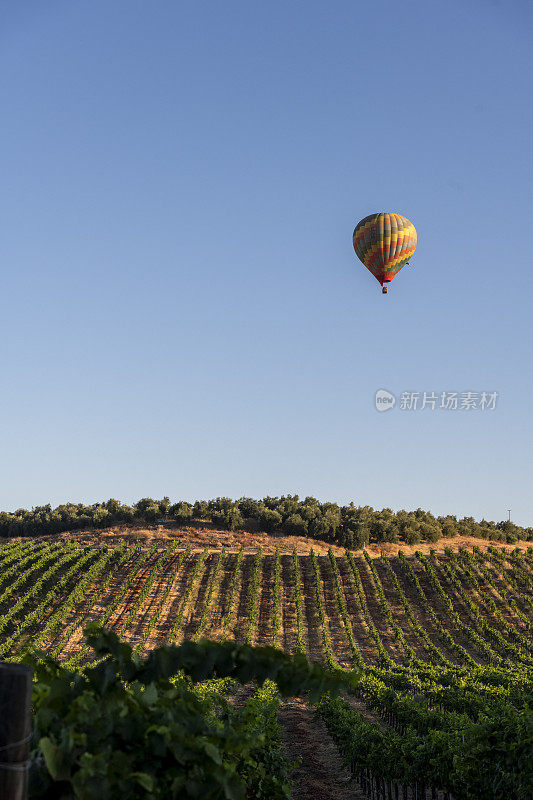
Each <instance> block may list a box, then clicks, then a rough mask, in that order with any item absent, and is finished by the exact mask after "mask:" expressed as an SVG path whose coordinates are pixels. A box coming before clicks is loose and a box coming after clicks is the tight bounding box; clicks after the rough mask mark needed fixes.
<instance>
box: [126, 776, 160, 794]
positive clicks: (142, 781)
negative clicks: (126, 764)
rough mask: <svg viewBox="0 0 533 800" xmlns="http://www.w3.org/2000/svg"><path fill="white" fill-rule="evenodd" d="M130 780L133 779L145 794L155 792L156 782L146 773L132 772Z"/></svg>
mask: <svg viewBox="0 0 533 800" xmlns="http://www.w3.org/2000/svg"><path fill="white" fill-rule="evenodd" d="M130 778H134V779H135V780H136V781H137V783H138V784H139V786H142V788H143V789H146V791H147V792H155V790H156V780H155V778H154V776H153V775H148V773H147V772H132V773H131V775H130Z"/></svg>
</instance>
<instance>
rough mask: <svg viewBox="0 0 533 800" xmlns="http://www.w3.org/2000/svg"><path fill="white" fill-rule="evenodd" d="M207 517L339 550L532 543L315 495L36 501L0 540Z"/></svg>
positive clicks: (502, 531)
mask: <svg viewBox="0 0 533 800" xmlns="http://www.w3.org/2000/svg"><path fill="white" fill-rule="evenodd" d="M199 521H200V522H201V521H204V522H208V523H211V524H212V525H213V526H215V527H216V528H222V529H224V530H230V531H234V530H251V529H252V530H253V529H255V530H261V531H265V532H268V533H272V534H281V535H286V536H308V537H310V538H312V539H319V540H322V541H326V542H331V543H334V544H337V545H340V546H342V547H348V548H354V549H358V548H362V547H364V546H365V545H367V544H369V543H370V542H372V543H380V542H393V543H396V542H398V543H403V544H418V543H419V542H437V541H439V539H441V538H443V537H444V538H448V539H451V538H453V537H454V536H475V537H477V538H480V539H490V540H493V541H501V542H506V543H511V544H512V543H514V542H516V541H518V540H519V539H522V540H526V541H533V528H531V527H530V528H524V527H521V526H519V525H515V524H514V523H512V522H510V521H503V522H487V521H486V520H481V522H476V521H475V520H474V519H473V518H472V517H463V518H462V519H457V517H455V516H453V515H447V516H440V517H435V516H434V515H433V514H432V513H431V512H430V511H423V510H422V509H421V508H417V509H416V511H397V512H394V511H392V509H390V508H383V509H382V510H381V511H376V510H374V509H373V508H371V507H370V506H356V505H354V503H350V504H349V505H347V506H339V505H338V504H337V503H327V502H326V503H321V502H320V501H319V500H317V499H316V498H314V497H306V498H305V499H303V500H301V499H300V498H299V497H298V495H286V496H282V497H265V498H263V499H262V500H253V499H252V498H250V497H242V498H241V499H240V500H231V499H230V498H228V497H217V498H215V499H214V500H197V501H196V502H195V503H189V502H186V501H184V500H182V501H179V502H177V503H171V502H170V500H169V498H168V497H164V498H163V499H162V500H153V499H152V498H150V497H143V498H142V499H141V500H139V501H138V502H137V503H135V505H133V506H128V505H125V504H124V503H121V502H119V501H118V500H114V499H111V500H108V501H107V502H105V503H94V504H93V505H84V504H83V503H65V504H64V505H59V506H57V508H52V507H51V506H50V505H45V506H37V507H35V508H32V509H31V511H30V510H27V509H22V508H21V509H18V510H17V511H14V512H8V511H2V512H0V537H13V536H43V535H48V534H55V533H64V532H67V531H73V530H83V529H87V528H105V527H108V526H110V525H116V524H118V523H127V522H149V523H154V522H155V523H162V524H177V525H188V524H192V523H196V522H199Z"/></svg>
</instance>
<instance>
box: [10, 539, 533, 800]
mask: <svg viewBox="0 0 533 800" xmlns="http://www.w3.org/2000/svg"><path fill="white" fill-rule="evenodd" d="M532 610H533V549H531V548H530V549H529V550H513V551H511V550H507V551H503V550H501V549H499V548H493V547H489V548H488V549H487V550H481V549H479V548H478V547H475V546H474V547H473V548H471V549H469V550H467V549H464V548H459V549H458V550H452V549H449V548H447V549H446V550H445V551H444V552H443V553H439V554H437V553H436V552H435V551H431V552H429V553H426V554H424V553H422V552H419V551H418V552H416V553H414V554H412V555H405V554H403V553H402V551H401V550H400V551H399V552H398V554H397V555H395V556H382V557H376V558H372V557H370V555H369V554H368V553H367V552H366V551H362V552H360V551H359V552H355V551H354V552H351V551H349V550H348V551H346V552H345V553H343V554H342V555H339V554H338V552H337V553H336V554H335V553H334V552H333V551H332V550H329V552H326V553H323V554H317V553H316V552H314V551H313V550H311V551H310V552H309V553H307V554H302V553H298V552H297V551H296V550H294V551H293V552H292V553H291V552H289V553H287V552H283V553H280V552H279V551H275V552H273V553H265V552H263V551H262V550H261V549H257V551H256V552H252V553H251V552H245V551H244V549H241V550H239V551H235V550H231V551H230V550H227V551H226V550H224V549H219V550H213V549H209V548H205V549H203V550H198V549H194V550H193V549H192V548H191V547H189V548H185V549H183V548H182V547H181V546H180V545H178V543H176V542H171V543H170V544H169V545H168V546H162V545H161V542H159V541H155V542H154V543H152V544H150V545H149V546H147V545H143V544H142V543H138V544H134V545H131V544H128V543H126V542H125V541H122V542H120V543H118V544H116V543H115V545H114V546H111V545H109V544H97V543H96V544H80V543H78V542H76V541H59V540H56V539H42V538H39V539H31V540H13V541H9V542H7V543H6V544H3V545H2V546H1V549H0V633H1V637H0V654H1V660H3V661H6V660H11V659H12V660H20V659H21V658H24V657H25V656H27V655H28V654H29V653H31V652H32V651H35V650H40V651H45V652H47V653H48V654H50V655H51V656H52V657H53V658H55V659H57V660H58V661H59V662H61V664H62V666H63V667H65V668H67V669H69V670H83V669H90V667H91V664H93V663H95V654H94V650H93V649H92V648H91V647H90V645H89V643H88V642H87V641H86V639H85V635H84V629H85V628H86V627H87V626H88V625H89V624H91V623H96V624H97V625H99V626H102V627H104V628H106V629H107V630H109V631H113V632H115V633H116V634H118V636H119V637H120V640H121V641H122V642H127V643H129V644H130V645H131V647H132V648H133V652H134V654H139V655H140V656H141V655H143V654H146V653H148V652H151V651H154V650H155V649H157V648H159V647H161V645H164V644H174V645H180V644H182V643H183V642H188V641H192V642H201V641H202V640H203V639H210V640H216V641H218V642H221V643H224V642H237V643H238V644H241V645H256V646H263V647H266V646H273V647H276V648H279V649H281V650H283V651H284V652H285V653H286V654H290V655H299V656H300V660H299V661H298V663H304V658H302V657H305V660H307V661H309V662H314V663H319V664H321V665H322V666H323V667H324V668H325V669H326V670H328V671H329V672H330V673H334V674H336V675H346V676H347V677H348V679H349V678H350V676H351V675H355V676H357V679H353V680H351V681H350V679H349V680H348V682H347V684H346V687H345V689H344V690H342V691H341V693H340V695H338V696H335V695H329V694H325V695H323V696H322V698H321V699H320V700H319V701H318V702H317V703H311V702H310V701H309V698H306V696H305V695H302V696H301V697H297V698H287V699H283V698H280V697H279V695H278V693H277V690H276V687H275V684H269V683H268V682H267V683H266V684H264V685H263V686H260V687H259V688H257V687H256V688H255V689H254V687H253V685H252V684H251V683H248V684H246V685H245V686H244V687H242V688H241V689H237V688H236V686H235V684H234V683H231V682H230V683H228V682H227V681H226V682H225V681H222V682H220V681H219V682H218V683H217V686H216V689H215V688H213V687H212V686H211V688H210V689H209V691H208V690H207V689H205V690H204V694H207V695H209V698H210V699H209V702H211V703H214V704H215V705H216V703H220V702H222V700H223V698H224V697H225V696H230V697H231V699H232V703H233V705H234V706H235V708H236V709H237V710H238V711H239V713H240V714H241V716H242V715H244V716H245V717H246V719H247V720H248V722H247V725H248V728H246V730H248V732H250V726H251V725H252V722H251V720H252V718H253V719H254V720H255V723H254V724H255V725H256V726H257V724H258V723H257V720H258V719H259V718H261V719H262V720H263V723H262V725H263V728H262V729H263V730H267V731H268V736H267V737H266V738H267V740H268V747H269V749H268V753H269V755H268V759H267V762H268V763H269V764H270V766H269V767H268V770H267V772H268V773H269V775H270V778H269V781H270V783H269V782H268V781H267V780H266V773H265V774H263V773H261V775H262V777H261V775H259V777H258V775H255V778H254V780H255V781H256V783H255V784H254V787H255V788H254V789H253V792H254V794H253V796H256V797H263V796H264V797H268V796H270V797H277V796H279V797H285V796H289V795H288V789H287V788H286V787H287V785H288V784H287V775H288V774H289V767H288V766H287V762H286V761H285V759H286V758H288V761H289V762H295V761H296V762H298V760H299V762H300V763H297V764H296V766H295V767H294V768H293V769H292V772H291V775H292V781H293V785H292V788H291V790H290V791H291V792H292V797H294V798H295V799H298V798H311V797H313V798H318V800H320V799H321V798H325V797H331V798H336V797H338V798H363V797H369V798H395V799H396V798H402V800H404V799H405V800H415V798H416V800H419V799H421V798H428V799H429V798H432V800H435V799H437V800H444V799H445V798H455V799H456V800H459V798H477V797H479V798H495V799H496V798H504V797H505V798H524V799H525V798H527V797H531V796H533V783H532V780H533V776H532V773H533V769H532V756H531V753H532V749H533V748H532V741H533V740H532V736H533V733H532V711H531V700H532V676H533V614H532ZM352 671H353V673H352ZM230 684H231V685H230ZM215 696H216V698H217V699H216V702H215V700H214V699H213V698H214V697H215ZM202 702H204V703H206V702H207V700H206V698H205V697H202ZM210 713H213V712H212V710H211V712H210ZM243 725H244V723H243ZM244 730H245V728H243V731H244ZM256 733H257V731H256ZM242 735H243V736H244V735H245V734H244V733H242ZM250 736H251V737H252V739H253V736H252V734H251V733H250ZM256 738H257V737H256ZM263 744H265V743H264V742H263ZM282 744H283V747H282V746H281V745H282ZM265 746H266V745H265ZM256 761H257V760H256ZM256 761H254V763H256ZM259 761H260V759H259ZM267 762H265V763H267ZM252 772H253V771H252ZM139 774H141V773H139ZM142 774H144V773H142ZM254 774H255V773H254ZM350 777H351V778H352V779H353V780H351V781H350V782H348V779H349V778H350ZM143 780H144V779H143ZM146 780H147V779H146ZM250 781H252V783H253V780H252V778H250ZM267 784H268V787H267ZM143 785H144V784H143ZM247 785H248V786H251V785H252V784H251V783H248V784H247ZM145 788H146V787H145ZM146 790H147V791H148V789H146ZM235 791H236V792H237V790H235ZM36 796H37V795H36ZM43 796H44V795H43ZM50 796H51V795H50ZM132 796H133V795H132ZM146 796H159V795H156V794H153V795H151V794H149V793H148V794H147V795H146ZM162 796H163V795H162ZM169 796H172V795H169ZM176 796H178V795H176ZM206 796H207V795H206ZM213 796H214V795H213ZM221 796H224V795H221ZM227 796H228V797H231V796H235V797H237V796H240V795H238V793H237V794H235V795H231V794H228V795H227Z"/></svg>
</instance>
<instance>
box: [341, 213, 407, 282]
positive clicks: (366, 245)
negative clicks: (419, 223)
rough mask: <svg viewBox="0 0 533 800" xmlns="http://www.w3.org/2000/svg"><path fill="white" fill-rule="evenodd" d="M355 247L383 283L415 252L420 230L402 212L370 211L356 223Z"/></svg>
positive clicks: (366, 265) (354, 233) (367, 266)
mask: <svg viewBox="0 0 533 800" xmlns="http://www.w3.org/2000/svg"><path fill="white" fill-rule="evenodd" d="M353 246H354V250H355V252H356V254H357V257H358V258H360V259H361V261H362V262H363V264H364V265H365V267H366V268H367V269H369V270H370V272H371V273H372V275H373V276H374V277H375V278H377V280H378V281H379V282H380V283H381V285H382V286H383V284H384V283H388V282H389V281H391V280H392V279H393V278H394V276H395V275H396V274H397V273H398V272H399V271H400V270H401V268H402V267H403V266H405V264H407V262H408V261H409V259H410V258H411V256H412V255H413V253H414V252H415V248H416V229H415V226H414V225H413V223H412V222H409V220H408V219H407V217H402V215H401V214H392V213H389V212H386V213H384V212H380V213H377V214H370V215H369V216H368V217H365V218H364V219H362V220H361V222H358V223H357V225H356V226H355V230H354V232H353Z"/></svg>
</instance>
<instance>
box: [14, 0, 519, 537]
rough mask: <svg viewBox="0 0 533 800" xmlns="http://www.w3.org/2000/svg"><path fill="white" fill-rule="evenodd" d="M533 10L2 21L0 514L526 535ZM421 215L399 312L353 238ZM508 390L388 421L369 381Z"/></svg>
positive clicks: (65, 6)
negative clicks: (334, 520)
mask: <svg viewBox="0 0 533 800" xmlns="http://www.w3.org/2000/svg"><path fill="white" fill-rule="evenodd" d="M532 22H533V12H532V10H531V5H530V4H529V3H528V2H525V0H523V1H522V0H509V2H506V3H504V2H492V3H491V2H488V1H487V0H479V2H473V0H466V1H465V0H461V2H458V1H457V0H448V2H446V3H444V2H441V3H427V2H423V1H422V0H416V1H413V2H404V3H402V4H401V5H398V3H396V2H394V3H393V2H389V1H388V0H385V2H382V3H380V4H375V3H362V2H360V3H357V2H353V0H352V1H351V2H305V3H304V2H287V1H286V0H284V2H269V3H250V2H231V1H230V2H225V3H219V2H196V3H183V2H171V0H161V1H160V2H156V3H147V2H138V1H137V2H133V1H132V0H127V2H126V0H122V2H120V1H117V0H114V1H113V2H111V3H109V2H102V1H101V0H91V1H90V2H85V1H84V2H66V0H64V2H58V1H57V2H47V3H43V2H36V1H35V2H25V3H6V4H4V5H3V7H2V10H1V11H0V73H1V74H2V76H3V78H2V83H1V88H0V99H1V107H2V124H1V126H0V160H1V164H0V168H1V173H0V174H1V192H0V257H1V265H2V270H1V280H2V301H3V302H2V314H1V316H0V325H1V329H2V330H1V342H2V347H1V351H0V352H1V365H2V391H1V394H0V405H1V412H2V416H1V419H2V425H1V427H0V448H1V467H0V507H2V508H6V509H14V508H17V507H19V506H24V507H31V506H32V505H38V504H41V503H46V502H49V501H50V502H52V503H53V504H57V503H59V502H63V501H67V500H73V501H85V502H95V501H97V500H102V499H107V498H108V497H110V496H114V497H118V498H120V499H122V500H124V501H135V500H137V499H138V498H139V497H141V496H145V495H149V496H155V497H161V496H163V495H165V494H168V495H169V496H170V497H171V498H172V499H180V498H184V499H185V498H186V499H196V498H208V497H213V496H217V495H228V496H232V497H239V496H242V495H251V496H254V497H261V496H263V495H266V494H272V495H278V494H283V493H288V492H291V493H293V492H296V493H299V494H300V495H303V496H305V495H307V494H312V495H315V496H317V497H319V498H321V499H332V500H337V501H340V502H346V501H349V500H354V501H355V502H356V503H358V504H369V505H372V506H374V507H375V508H381V507H383V506H390V507H392V508H394V509H399V508H407V509H413V508H416V507H418V506H420V507H422V508H429V509H430V510H432V511H433V512H434V513H437V514H442V513H455V514H458V515H461V516H462V515H472V516H474V517H476V518H481V517H483V516H485V517H486V518H487V519H502V518H504V517H506V516H507V509H508V508H511V509H512V512H513V519H514V520H515V521H516V522H518V523H522V524H529V525H531V524H533V492H532V491H531V475H532V467H533V463H532V462H533V456H532V453H533V441H532V440H533V436H532V425H531V417H532V410H533V380H532V362H531V341H532V330H531V329H532V314H531V304H532V292H533V289H532V287H531V282H530V280H529V276H530V274H531V262H532V257H531V232H530V225H531V218H532V211H533V209H532V205H533V200H532V198H533V191H532V177H533V169H532V156H531V141H532V128H533V111H532V104H531V74H532V71H533V51H532V50H531V26H532ZM377 210H390V211H396V212H398V213H401V214H403V215H405V216H407V217H408V218H409V219H411V220H412V221H413V222H414V224H415V225H416V227H417V230H418V236H419V244H418V248H417V251H416V254H415V257H414V258H413V268H412V269H410V268H409V267H406V268H405V269H404V270H403V271H402V272H401V273H400V274H399V276H398V277H397V278H396V279H395V280H394V281H393V283H392V285H391V288H390V290H389V294H388V296H386V297H385V296H382V294H381V292H380V287H379V284H378V283H377V281H376V280H375V279H374V278H373V277H372V276H371V275H370V273H369V272H368V271H367V270H365V269H364V267H363V266H362V265H361V264H360V263H359V262H358V261H357V259H356V257H355V255H354V252H353V248H352V241H351V237H352V231H353V227H354V225H355V223H356V222H357V221H358V220H359V219H361V218H362V217H364V216H366V215H367V214H369V213H371V212H374V211H377ZM380 388H385V389H388V390H390V391H392V392H394V393H395V394H397V395H399V394H400V393H401V392H402V391H419V392H421V393H422V392H424V391H435V392H441V391H467V390H469V391H476V392H481V391H483V390H488V391H497V392H499V401H498V405H497V408H496V409H495V410H494V411H491V412H489V411H484V412H481V411H473V412H464V411H463V412H461V411H448V412H444V411H437V410H435V411H431V410H428V409H425V410H424V411H420V410H419V411H416V412H409V411H403V410H400V409H399V408H398V406H396V408H394V409H392V410H391V411H388V412H387V413H384V414H379V413H377V411H376V410H375V408H374V393H375V391H376V390H377V389H380Z"/></svg>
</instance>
